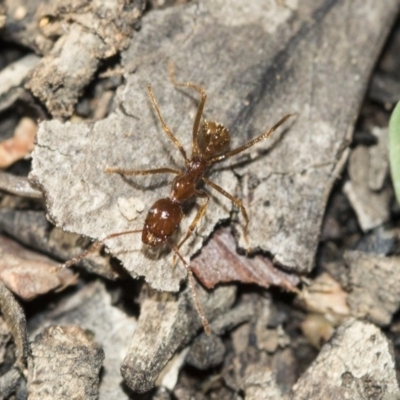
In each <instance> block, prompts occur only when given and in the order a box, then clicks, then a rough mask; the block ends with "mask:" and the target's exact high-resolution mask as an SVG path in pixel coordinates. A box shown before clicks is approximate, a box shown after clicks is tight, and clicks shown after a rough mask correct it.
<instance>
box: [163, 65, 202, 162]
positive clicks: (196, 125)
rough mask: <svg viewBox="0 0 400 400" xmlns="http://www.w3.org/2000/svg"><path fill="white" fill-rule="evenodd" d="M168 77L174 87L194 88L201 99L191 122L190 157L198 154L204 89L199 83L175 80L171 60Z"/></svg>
mask: <svg viewBox="0 0 400 400" xmlns="http://www.w3.org/2000/svg"><path fill="white" fill-rule="evenodd" d="M169 79H170V81H171V82H172V84H173V85H174V86H175V87H187V88H190V89H193V90H195V91H196V92H197V93H198V94H199V95H200V96H201V100H200V103H199V105H198V107H197V113H196V118H195V119H194V123H193V139H192V157H193V156H196V155H198V154H199V152H200V151H199V146H198V143H197V134H198V132H199V126H200V121H201V116H202V115H203V110H204V104H205V103H206V100H207V94H206V91H205V90H204V89H203V88H202V87H201V86H199V85H196V84H195V83H192V82H183V83H181V82H177V81H176V79H175V68H174V64H173V63H172V62H170V63H169Z"/></svg>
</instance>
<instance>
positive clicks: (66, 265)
mask: <svg viewBox="0 0 400 400" xmlns="http://www.w3.org/2000/svg"><path fill="white" fill-rule="evenodd" d="M142 230H143V229H140V230H131V231H124V232H117V233H112V234H111V235H108V236H106V237H105V238H104V239H102V240H97V241H95V242H94V243H93V244H91V245H90V246H89V248H88V249H87V250H86V251H84V252H83V253H82V254H81V255H79V256H77V257H74V258H72V259H71V260H68V261H66V262H65V263H64V264H61V265H60V267H59V268H62V269H64V268H69V267H70V266H71V265H74V264H77V263H78V262H79V261H82V260H83V259H84V258H85V257H86V256H87V255H88V254H89V253H91V252H93V251H94V250H96V249H98V248H99V247H100V246H101V245H103V244H104V242H105V241H106V240H108V239H112V238H115V237H118V236H122V235H129V234H131V233H139V232H142Z"/></svg>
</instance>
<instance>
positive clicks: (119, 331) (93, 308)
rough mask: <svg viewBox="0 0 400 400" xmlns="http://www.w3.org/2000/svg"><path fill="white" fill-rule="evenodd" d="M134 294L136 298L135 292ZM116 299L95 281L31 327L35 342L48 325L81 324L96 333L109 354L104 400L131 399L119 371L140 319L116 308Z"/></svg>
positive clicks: (102, 386)
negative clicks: (114, 303) (114, 302)
mask: <svg viewBox="0 0 400 400" xmlns="http://www.w3.org/2000/svg"><path fill="white" fill-rule="evenodd" d="M131 295H132V297H133V293H131ZM113 300H114V299H113V298H112V296H111V294H110V293H108V292H107V291H106V288H105V285H104V284H103V283H101V282H94V283H91V284H88V285H86V286H84V287H82V288H81V289H80V290H78V291H77V292H76V293H74V294H72V295H70V296H68V297H67V298H65V299H64V300H63V301H62V302H60V303H59V304H58V305H57V307H55V308H54V309H52V310H46V311H45V312H44V313H42V314H39V315H38V316H37V317H36V318H33V319H32V320H31V321H30V323H29V326H28V329H29V334H30V338H31V339H33V338H34V337H35V336H36V335H37V334H38V333H39V332H40V331H41V330H42V329H43V327H44V326H53V325H57V326H69V325H76V324H78V325H79V326H80V327H81V328H82V329H85V330H87V331H89V332H92V334H93V335H94V338H95V340H96V342H97V343H99V344H100V345H101V347H102V348H103V350H104V354H105V359H104V362H103V367H104V371H103V373H102V378H101V384H100V389H99V399H100V400H109V399H114V398H115V399H119V400H122V399H128V395H127V394H126V392H125V390H124V387H123V385H122V382H123V380H122V377H121V373H120V370H119V369H120V365H121V362H122V360H123V358H124V355H125V353H126V351H127V350H128V345H129V341H130V340H131V338H132V335H133V332H134V331H135V328H136V319H135V318H134V317H132V316H129V315H127V314H126V313H124V312H123V311H122V310H120V309H119V308H117V307H115V306H114V305H113V304H112V303H113ZM44 379H50V377H49V378H44Z"/></svg>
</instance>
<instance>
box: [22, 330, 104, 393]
mask: <svg viewBox="0 0 400 400" xmlns="http://www.w3.org/2000/svg"><path fill="white" fill-rule="evenodd" d="M103 359H104V352H103V349H102V348H101V347H100V346H99V345H98V344H97V343H95V342H94V341H93V337H92V335H91V334H90V333H89V332H87V331H84V330H83V329H81V328H79V327H78V326H69V327H62V326H50V327H48V328H45V329H44V330H43V332H42V333H41V334H39V335H38V336H37V337H36V339H35V341H34V342H33V343H32V344H31V354H30V357H29V362H28V392H29V399H31V400H36V399H37V400H39V399H40V400H50V399H51V400H54V399H87V400H97V399H98V396H99V380H100V368H101V366H102V363H103Z"/></svg>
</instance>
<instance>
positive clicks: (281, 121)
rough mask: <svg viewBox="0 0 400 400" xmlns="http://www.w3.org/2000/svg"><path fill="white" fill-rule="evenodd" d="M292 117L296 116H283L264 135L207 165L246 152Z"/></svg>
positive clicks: (211, 160)
mask: <svg viewBox="0 0 400 400" xmlns="http://www.w3.org/2000/svg"><path fill="white" fill-rule="evenodd" d="M293 115H296V114H288V115H285V116H284V117H283V118H282V119H280V120H279V121H278V122H277V123H276V124H275V125H274V126H273V127H272V128H270V129H268V130H267V131H266V132H265V133H263V134H262V135H260V136H258V137H256V138H255V139H253V140H250V142H248V143H246V144H244V145H243V146H240V147H238V148H237V149H234V150H231V151H228V152H227V153H225V154H220V155H219V156H216V157H213V158H211V159H210V160H208V165H211V164H214V163H216V162H218V161H222V160H225V159H227V158H229V157H232V156H235V155H236V154H239V153H241V152H242V151H244V150H247V149H248V148H249V147H251V146H254V145H255V144H256V143H258V142H261V140H264V139H266V138H267V137H269V136H270V135H271V133H272V132H274V131H275V130H277V129H278V128H279V127H280V126H281V125H282V124H283V123H284V122H285V121H286V120H287V119H289V118H290V117H292V116H293Z"/></svg>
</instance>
